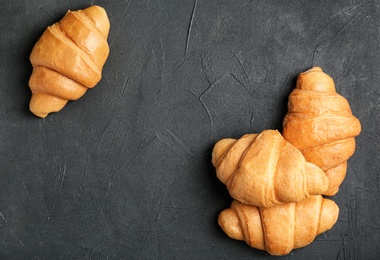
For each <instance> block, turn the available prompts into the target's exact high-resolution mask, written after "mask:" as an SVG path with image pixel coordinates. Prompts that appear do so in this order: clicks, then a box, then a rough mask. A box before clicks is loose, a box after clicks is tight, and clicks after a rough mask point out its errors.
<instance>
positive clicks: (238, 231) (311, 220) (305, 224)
mask: <svg viewBox="0 0 380 260" xmlns="http://www.w3.org/2000/svg"><path fill="white" fill-rule="evenodd" d="M338 215H339V208H338V206H337V205H336V204H335V203H334V202H333V201H332V200H329V199H324V198H322V196H320V195H317V196H311V197H310V198H307V199H305V200H303V201H301V202H298V203H286V204H282V205H277V206H273V207H270V208H262V207H255V206H251V205H245V204H243V203H241V202H239V201H236V200H235V201H233V203H232V205H231V207H230V208H229V209H226V210H224V211H222V212H221V213H220V214H219V218H218V223H219V225H220V226H221V227H222V229H223V230H224V232H225V233H226V234H227V235H228V236H229V237H231V238H234V239H237V240H244V241H245V242H246V243H247V244H248V245H250V246H251V247H254V248H257V249H260V250H266V251H267V252H268V253H270V254H272V255H285V254H288V253H289V252H290V251H291V250H292V249H293V248H300V247H304V246H306V245H308V244H310V243H311V242H312V241H313V240H314V239H315V237H316V236H317V235H319V234H321V233H323V232H325V231H327V230H329V229H331V228H332V227H333V226H334V224H335V223H336V221H337V219H338Z"/></svg>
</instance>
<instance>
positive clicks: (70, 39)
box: [29, 6, 110, 117]
mask: <svg viewBox="0 0 380 260" xmlns="http://www.w3.org/2000/svg"><path fill="white" fill-rule="evenodd" d="M109 29H110V23H109V20H108V17H107V13H106V11H105V10H104V9H103V8H102V7H99V6H91V7H88V8H86V9H84V10H78V11H74V12H71V11H68V12H67V13H66V15H65V16H64V17H63V18H62V20H60V21H59V22H58V23H55V24H53V25H51V26H49V27H48V28H47V29H46V30H45V32H44V33H43V34H42V36H41V38H40V39H39V40H38V41H37V43H36V44H35V46H34V48H33V50H32V53H31V55H30V62H31V63H32V65H33V72H32V75H31V77H30V79H29V87H30V89H31V91H32V98H31V100H30V103H29V108H30V110H31V111H32V112H33V113H34V114H35V115H36V116H39V117H46V116H47V115H48V114H49V113H51V112H57V111H60V110H61V109H62V108H63V107H64V106H65V105H66V103H67V102H68V100H76V99H78V98H80V97H81V96H83V95H84V93H85V92H86V91H87V89H88V88H92V87H94V86H95V85H96V84H97V83H98V82H99V81H100V79H101V76H102V68H103V65H104V63H105V61H106V59H107V57H108V54H109V46H108V43H107V37H108V32H109Z"/></svg>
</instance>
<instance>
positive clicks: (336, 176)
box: [282, 67, 361, 195]
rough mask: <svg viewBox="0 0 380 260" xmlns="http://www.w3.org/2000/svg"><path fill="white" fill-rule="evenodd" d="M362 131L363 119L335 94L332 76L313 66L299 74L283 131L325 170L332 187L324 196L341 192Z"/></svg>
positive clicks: (288, 138)
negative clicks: (348, 162)
mask: <svg viewBox="0 0 380 260" xmlns="http://www.w3.org/2000/svg"><path fill="white" fill-rule="evenodd" d="M360 131H361V125H360V121H359V120H358V119H357V118H356V117H355V116H353V115H352V112H351V108H350V105H349V103H348V101H347V99H345V98H344V97H343V96H341V95H339V94H338V93H336V90H335V84H334V80H333V79H332V78H331V77H330V76H329V75H327V74H326V73H324V72H323V71H322V69H321V68H319V67H314V68H312V69H310V70H308V71H306V72H303V73H301V74H300V75H299V76H298V78H297V84H296V88H295V89H294V90H293V91H292V92H291V94H290V95H289V101H288V112H287V114H286V116H285V118H284V122H283V132H282V133H283V136H284V138H285V139H286V140H287V141H289V142H290V143H292V144H293V145H294V146H295V147H297V148H298V149H300V151H301V152H302V154H303V155H304V156H305V158H306V160H307V161H309V162H311V163H313V164H315V165H317V166H318V167H320V168H321V169H322V170H324V171H325V173H326V175H327V176H328V177H329V188H328V190H327V191H326V192H325V193H324V195H334V194H336V193H337V192H338V189H339V186H340V184H341V183H342V181H343V179H344V178H345V175H346V169H347V160H348V159H349V158H350V157H351V156H352V155H353V153H354V152H355V137H356V136H357V135H359V133H360Z"/></svg>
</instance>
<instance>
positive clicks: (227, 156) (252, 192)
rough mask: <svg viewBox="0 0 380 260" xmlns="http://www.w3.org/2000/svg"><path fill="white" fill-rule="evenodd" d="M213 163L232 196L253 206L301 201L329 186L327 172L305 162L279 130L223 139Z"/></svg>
mask: <svg viewBox="0 0 380 260" xmlns="http://www.w3.org/2000/svg"><path fill="white" fill-rule="evenodd" d="M212 163H213V165H214V166H215V168H216V174H217V177H218V178H219V179H220V181H221V182H223V183H224V184H226V185H227V189H228V190H229V192H230V195H231V196H232V197H233V198H234V199H236V200H239V201H241V202H243V203H246V204H250V205H255V206H262V207H271V206H274V205H277V204H281V203H287V202H298V201H301V200H303V199H305V198H307V197H309V196H310V195H317V194H321V193H323V192H325V191H326V189H327V188H328V178H327V177H326V175H325V174H324V172H323V171H322V170H321V169H320V168H318V167H317V166H315V165H314V164H311V163H309V162H306V160H305V158H304V157H303V156H302V154H301V152H300V151H299V150H297V149H296V148H295V147H294V146H293V145H292V144H290V143H289V142H287V141H285V140H284V138H283V137H282V136H281V134H280V133H279V132H278V131H276V130H264V131H263V132H261V133H260V134H247V135H244V136H243V137H241V138H240V139H238V140H236V139H232V138H227V139H222V140H220V141H219V142H217V143H216V144H215V146H214V149H213V153H212Z"/></svg>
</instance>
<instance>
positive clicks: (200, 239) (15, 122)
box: [0, 0, 380, 259]
mask: <svg viewBox="0 0 380 260" xmlns="http://www.w3.org/2000/svg"><path fill="white" fill-rule="evenodd" d="M92 3H93V4H98V5H101V6H103V7H104V8H105V9H106V10H107V13H108V15H109V18H110V22H111V31H110V35H109V43H110V47H111V52H110V56H109V58H108V60H107V62H106V64H105V66H104V70H103V78H102V80H101V81H100V82H99V84H98V85H97V86H96V87H95V88H94V89H92V90H90V91H88V93H87V94H86V95H85V96H84V97H83V98H82V99H80V100H78V101H74V102H70V103H69V104H68V105H67V106H66V107H65V108H64V109H63V110H62V111H61V112H59V113H56V114H52V115H50V116H48V117H47V118H46V119H44V120H42V119H39V118H37V117H35V116H33V115H32V114H31V113H30V112H29V111H28V102H29V99H30V96H31V93H30V90H29V88H28V79H29V76H30V74H31V71H32V67H31V65H30V63H29V54H30V51H31V49H32V47H33V45H34V43H35V42H36V41H37V39H38V37H39V36H40V35H41V34H42V32H43V31H44V30H45V28H46V26H48V25H50V24H52V23H54V22H56V21H58V20H59V19H61V17H62V16H63V15H64V14H65V12H66V11H67V9H72V10H76V9H79V8H84V7H87V6H88V5H90V4H92ZM0 7H1V8H0V34H1V38H0V44H1V45H0V167H1V170H0V258H1V259H53V258H54V259H60V258H62V259H76V258H79V259H83V258H85V259H122V258H124V259H167V258H170V259H173V258H178V259H194V258H196V259H213V258H225V259H242V258H255V259H266V258H268V259H269V258H270V256H269V255H268V254H266V253H264V252H261V251H257V250H255V249H252V248H250V247H248V246H247V245H246V244H245V243H244V242H241V241H234V240H232V239H230V238H228V237H227V236H226V235H225V234H224V233H223V231H222V230H221V229H220V228H219V227H218V226H217V216H218V213H219V212H220V211H221V210H223V209H225V208H227V207H228V206H229V205H230V203H231V199H230V197H229V196H228V192H227V191H226V189H225V187H224V185H223V184H221V183H220V182H219V181H218V180H217V179H216V177H215V170H214V168H213V167H212V165H211V150H212V147H213V145H214V143H215V142H216V141H217V140H219V139H221V138H224V137H234V138H238V137H240V136H241V135H243V134H245V133H249V132H260V131H262V130H264V129H266V128H272V129H279V130H281V123H282V120H283V116H284V115H285V113H286V102H287V96H288V94H289V93H290V92H291V90H292V89H293V87H294V84H295V78H296V76H297V74H298V73H300V72H301V71H304V70H306V69H308V68H310V67H311V66H313V65H317V66H321V67H322V68H323V69H324V70H325V71H326V73H328V74H329V75H331V76H332V77H333V78H334V80H335V82H336V85H337V91H338V92H339V93H340V94H341V95H343V96H344V97H346V98H347V99H348V101H349V102H350V105H351V109H352V111H353V114H354V115H355V116H356V117H358V118H359V119H360V120H361V123H362V128H363V130H362V133H361V135H360V136H359V137H358V138H357V149H356V152H355V154H354V155H353V157H351V158H350V160H349V163H348V164H349V165H348V172H347V177H346V179H345V181H344V182H343V185H342V186H341V189H340V192H339V193H338V194H337V195H336V196H334V197H333V200H334V201H335V202H336V203H337V204H338V205H339V207H340V216H339V219H338V222H337V224H336V225H335V226H334V227H333V229H331V230H330V231H328V232H326V233H325V234H323V235H321V236H318V237H317V238H316V241H314V242H313V243H312V244H311V245H309V246H308V247H306V248H303V249H298V250H294V251H293V252H292V253H291V254H290V255H288V256H286V257H284V258H281V259H306V258H307V259H376V258H377V257H378V256H379V255H380V249H379V247H378V245H379V242H380V208H379V204H378V201H379V199H380V177H379V171H378V167H379V163H378V162H379V159H380V158H379V157H380V153H379V150H380V143H379V140H380V138H379V137H380V136H379V127H380V107H379V106H380V88H379V86H378V82H380V73H379V71H380V48H379V45H380V31H379V27H380V22H379V19H378V17H379V15H380V5H379V3H378V2H377V1H366V0H364V1H361V2H359V1H327V0H326V1H306V0H304V1H216V0H215V1H206V0H197V1H194V0H188V1H149V0H145V1H134V0H131V1H118V2H117V3H116V1H112V4H111V3H110V1H73V0H69V1H47V0H43V1H26V0H25V1H19V0H13V1H2V2H1V4H0Z"/></svg>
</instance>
